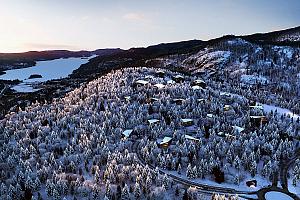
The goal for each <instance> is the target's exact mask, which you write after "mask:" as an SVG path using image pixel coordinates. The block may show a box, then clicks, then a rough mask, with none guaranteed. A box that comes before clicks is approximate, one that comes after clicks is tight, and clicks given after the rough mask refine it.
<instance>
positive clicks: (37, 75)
mask: <svg viewBox="0 0 300 200" xmlns="http://www.w3.org/2000/svg"><path fill="white" fill-rule="evenodd" d="M34 78H43V76H42V75H40V74H31V75H30V76H29V78H28V79H34Z"/></svg>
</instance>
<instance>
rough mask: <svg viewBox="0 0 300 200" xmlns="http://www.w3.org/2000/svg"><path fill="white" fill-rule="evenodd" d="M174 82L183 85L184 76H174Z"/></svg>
mask: <svg viewBox="0 0 300 200" xmlns="http://www.w3.org/2000/svg"><path fill="white" fill-rule="evenodd" d="M173 80H174V81H175V82H176V83H181V82H183V81H184V76H181V75H175V76H173Z"/></svg>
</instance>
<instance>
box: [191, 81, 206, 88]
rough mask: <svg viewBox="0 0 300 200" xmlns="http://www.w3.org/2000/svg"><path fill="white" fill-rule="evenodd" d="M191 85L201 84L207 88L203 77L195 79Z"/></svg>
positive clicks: (200, 85)
mask: <svg viewBox="0 0 300 200" xmlns="http://www.w3.org/2000/svg"><path fill="white" fill-rule="evenodd" d="M191 86H199V87H201V88H203V89H205V88H206V83H205V82H204V81H203V80H201V79H197V80H194V81H193V82H192V83H191Z"/></svg>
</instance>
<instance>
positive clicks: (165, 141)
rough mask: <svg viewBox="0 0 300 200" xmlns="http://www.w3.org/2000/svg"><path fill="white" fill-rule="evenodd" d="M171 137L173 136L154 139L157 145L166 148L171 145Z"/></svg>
mask: <svg viewBox="0 0 300 200" xmlns="http://www.w3.org/2000/svg"><path fill="white" fill-rule="evenodd" d="M172 139H173V138H171V137H164V138H163V139H157V140H156V143H157V146H159V147H160V148H164V149H166V148H168V147H169V146H170V145H171V143H172Z"/></svg>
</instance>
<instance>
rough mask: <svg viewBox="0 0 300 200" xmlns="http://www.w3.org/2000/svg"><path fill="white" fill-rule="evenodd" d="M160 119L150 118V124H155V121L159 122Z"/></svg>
mask: <svg viewBox="0 0 300 200" xmlns="http://www.w3.org/2000/svg"><path fill="white" fill-rule="evenodd" d="M159 121H160V120H159V119H149V120H148V122H149V124H153V123H156V122H159Z"/></svg>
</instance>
